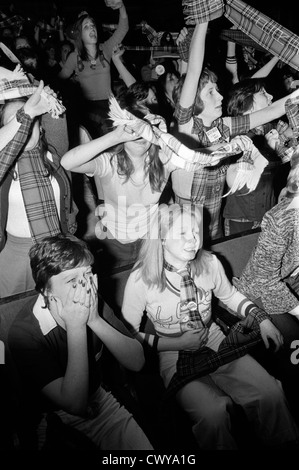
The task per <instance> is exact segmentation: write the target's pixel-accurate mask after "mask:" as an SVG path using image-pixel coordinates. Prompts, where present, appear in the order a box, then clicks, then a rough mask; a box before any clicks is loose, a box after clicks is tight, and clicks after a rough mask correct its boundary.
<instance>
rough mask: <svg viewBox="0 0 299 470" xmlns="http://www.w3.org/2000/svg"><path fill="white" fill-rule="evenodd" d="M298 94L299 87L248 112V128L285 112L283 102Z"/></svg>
mask: <svg viewBox="0 0 299 470" xmlns="http://www.w3.org/2000/svg"><path fill="white" fill-rule="evenodd" d="M297 96H299V89H298V90H295V91H293V92H292V93H291V94H289V95H287V96H284V97H283V98H280V99H279V100H277V101H274V103H272V104H271V105H270V106H266V107H265V108H263V109H260V110H259V111H255V112H254V113H251V114H249V119H250V129H254V128H255V127H258V126H261V125H262V124H266V123H267V122H271V121H274V119H278V118H280V117H281V116H283V115H284V114H285V103H286V101H287V100H288V99H289V98H291V99H292V98H296V97H297Z"/></svg>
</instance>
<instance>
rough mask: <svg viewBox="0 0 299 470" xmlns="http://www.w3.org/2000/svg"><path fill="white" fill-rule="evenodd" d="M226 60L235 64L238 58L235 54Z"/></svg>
mask: <svg viewBox="0 0 299 470" xmlns="http://www.w3.org/2000/svg"><path fill="white" fill-rule="evenodd" d="M225 62H228V63H229V64H235V63H236V62H237V58H236V57H235V56H234V57H227V58H226V59H225Z"/></svg>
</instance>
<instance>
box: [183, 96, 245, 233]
mask: <svg viewBox="0 0 299 470" xmlns="http://www.w3.org/2000/svg"><path fill="white" fill-rule="evenodd" d="M192 113H193V106H190V107H189V108H183V107H182V106H180V105H179V104H178V105H177V107H176V110H175V117H176V119H177V121H178V124H179V125H180V124H186V123H187V122H189V121H190V119H191V117H192ZM193 119H194V124H193V128H192V133H196V134H197V135H198V139H199V146H201V147H209V146H211V145H212V144H211V142H210V141H209V139H208V137H207V134H206V131H208V130H209V129H210V128H212V127H217V129H218V130H219V132H220V135H221V137H220V139H219V140H218V141H217V142H227V141H228V140H230V139H231V137H235V136H236V135H240V134H246V133H247V132H248V131H249V127H250V121H249V116H248V115H245V116H238V117H232V118H227V119H229V120H230V123H231V129H230V128H229V127H228V126H227V125H226V124H225V122H224V120H223V118H218V119H216V120H215V121H213V123H212V125H211V127H209V128H208V127H206V126H204V124H203V122H202V120H201V119H200V118H198V117H196V116H195V117H194V118H193ZM214 143H216V142H213V144H214ZM239 161H240V162H241V161H242V157H241V158H240V159H239ZM228 166H229V165H227V164H222V165H218V166H217V167H215V168H200V169H199V170H197V171H196V172H194V176H193V182H192V188H191V195H190V200H191V202H193V203H195V202H197V203H200V204H203V205H204V206H205V208H206V209H207V210H208V212H209V216H210V225H209V233H210V235H211V237H212V238H216V237H218V236H219V235H221V233H220V227H219V224H220V215H221V205H222V196H223V192H224V188H225V184H226V173H227V169H228ZM176 202H178V203H180V202H183V201H182V200H181V199H180V198H179V197H177V196H176Z"/></svg>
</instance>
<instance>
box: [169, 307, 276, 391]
mask: <svg viewBox="0 0 299 470" xmlns="http://www.w3.org/2000/svg"><path fill="white" fill-rule="evenodd" d="M269 318H270V317H269V316H268V315H267V314H266V313H265V312H263V311H262V310H260V309H259V308H258V307H256V306H255V305H254V304H252V308H251V310H250V312H249V313H248V315H247V316H246V318H245V319H244V320H241V321H238V322H237V323H235V325H233V326H232V327H231V329H230V332H229V334H228V335H227V336H226V337H225V338H224V339H223V341H222V342H221V343H220V346H219V349H218V351H217V352H216V351H213V350H212V349H210V348H209V347H207V346H204V347H202V348H199V349H198V350H197V351H179V358H178V361H177V371H176V373H175V374H174V375H173V377H172V379H171V381H170V383H169V385H168V387H167V390H166V392H165V395H164V399H166V400H168V399H169V398H170V397H172V396H173V395H175V394H176V393H177V392H178V390H179V389H180V388H181V387H183V386H184V385H186V384H187V383H189V382H191V381H192V380H195V379H196V378H198V377H203V376H204V375H207V374H210V373H211V372H214V371H215V370H216V369H218V367H220V366H222V365H224V364H227V363H229V362H231V361H234V360H235V359H238V358H239V357H242V356H244V355H245V354H247V353H248V352H250V350H251V349H252V348H254V347H255V346H256V345H258V344H260V343H261V341H262V338H261V334H260V328H259V324H260V323H261V321H263V320H265V319H269Z"/></svg>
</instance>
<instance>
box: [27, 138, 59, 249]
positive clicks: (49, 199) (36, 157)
mask: <svg viewBox="0 0 299 470" xmlns="http://www.w3.org/2000/svg"><path fill="white" fill-rule="evenodd" d="M18 174H19V179H20V186H21V191H22V196H23V201H24V205H25V210H26V214H27V219H28V223H29V227H30V232H31V237H32V240H33V241H34V243H36V242H38V241H40V240H42V239H43V238H44V237H45V236H52V235H57V234H58V233H61V228H60V223H59V217H58V212H57V207H56V204H55V198H54V192H53V188H52V185H51V182H50V178H49V173H48V170H47V169H46V168H45V166H44V163H43V161H42V158H41V152H40V148H39V146H37V147H35V148H34V149H32V150H30V151H25V152H24V153H23V154H22V155H21V157H20V158H19V159H18Z"/></svg>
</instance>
